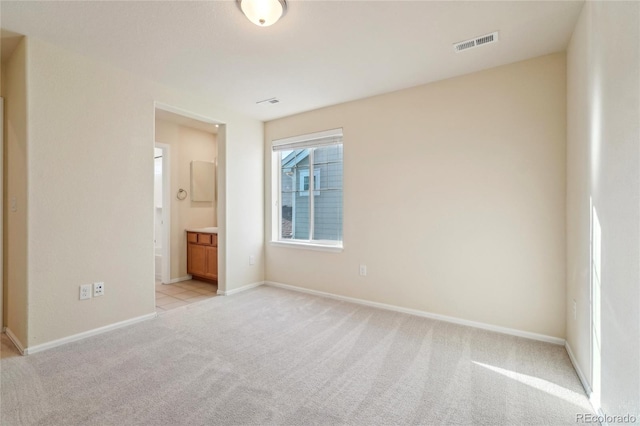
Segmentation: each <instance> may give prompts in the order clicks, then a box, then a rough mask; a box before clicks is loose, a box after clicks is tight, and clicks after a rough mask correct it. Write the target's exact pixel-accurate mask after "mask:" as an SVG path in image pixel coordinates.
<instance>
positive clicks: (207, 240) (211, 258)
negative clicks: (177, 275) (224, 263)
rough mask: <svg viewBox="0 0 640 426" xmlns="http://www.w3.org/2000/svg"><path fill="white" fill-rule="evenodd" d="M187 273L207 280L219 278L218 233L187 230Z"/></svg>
mask: <svg viewBox="0 0 640 426" xmlns="http://www.w3.org/2000/svg"><path fill="white" fill-rule="evenodd" d="M187 273H188V274H190V275H192V276H193V277H194V278H199V279H203V280H207V281H217V280H218V234H213V233H206V232H190V231H187Z"/></svg>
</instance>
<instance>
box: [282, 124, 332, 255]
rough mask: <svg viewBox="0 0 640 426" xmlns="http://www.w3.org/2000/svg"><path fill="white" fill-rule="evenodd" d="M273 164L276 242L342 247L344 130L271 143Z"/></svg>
mask: <svg viewBox="0 0 640 426" xmlns="http://www.w3.org/2000/svg"><path fill="white" fill-rule="evenodd" d="M273 164H274V167H275V169H276V170H277V171H278V173H277V174H274V193H273V195H274V197H275V199H276V200H275V203H274V212H273V219H274V224H273V232H274V237H273V240H274V241H279V242H288V243H300V244H306V245H309V244H311V245H317V246H334V247H336V246H337V247H341V246H342V129H338V130H329V131H326V132H320V133H314V134H311V135H304V136H297V137H294V138H287V139H280V140H277V141H273ZM310 194H313V196H309V195H310Z"/></svg>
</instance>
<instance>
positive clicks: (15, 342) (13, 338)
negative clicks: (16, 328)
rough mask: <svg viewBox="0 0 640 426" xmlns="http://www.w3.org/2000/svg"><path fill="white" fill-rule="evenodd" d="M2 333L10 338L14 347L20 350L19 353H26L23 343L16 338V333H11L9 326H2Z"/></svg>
mask: <svg viewBox="0 0 640 426" xmlns="http://www.w3.org/2000/svg"><path fill="white" fill-rule="evenodd" d="M4 333H5V334H6V335H7V337H8V338H9V340H11V342H12V343H13V345H14V346H15V347H16V349H17V350H18V351H19V352H20V354H21V355H26V354H27V352H26V350H25V349H24V345H23V344H22V342H20V339H18V338H17V337H16V335H15V334H13V331H11V329H10V328H9V327H5V328H4Z"/></svg>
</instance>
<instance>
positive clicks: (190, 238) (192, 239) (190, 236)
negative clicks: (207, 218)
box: [187, 232, 198, 243]
mask: <svg viewBox="0 0 640 426" xmlns="http://www.w3.org/2000/svg"><path fill="white" fill-rule="evenodd" d="M187 242H188V243H197V242H198V234H196V233H194V232H187Z"/></svg>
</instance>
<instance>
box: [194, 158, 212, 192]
mask: <svg viewBox="0 0 640 426" xmlns="http://www.w3.org/2000/svg"><path fill="white" fill-rule="evenodd" d="M215 196H216V165H215V163H212V162H209V161H192V162H191V201H214V200H215Z"/></svg>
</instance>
